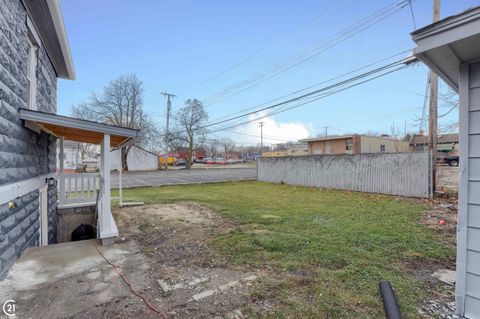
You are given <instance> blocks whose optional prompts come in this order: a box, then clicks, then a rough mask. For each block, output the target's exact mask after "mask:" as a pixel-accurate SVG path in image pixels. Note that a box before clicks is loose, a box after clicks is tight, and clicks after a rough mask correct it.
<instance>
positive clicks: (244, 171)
mask: <svg viewBox="0 0 480 319" xmlns="http://www.w3.org/2000/svg"><path fill="white" fill-rule="evenodd" d="M111 176H112V180H111V183H112V188H118V174H112V175H111ZM256 179H257V170H256V168H218V169H215V168H211V169H191V170H186V169H175V170H168V171H148V172H124V173H123V174H122V185H123V188H131V187H147V186H162V185H181V184H198V183H213V182H227V181H243V180H256Z"/></svg>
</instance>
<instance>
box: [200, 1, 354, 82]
mask: <svg viewBox="0 0 480 319" xmlns="http://www.w3.org/2000/svg"><path fill="white" fill-rule="evenodd" d="M344 2H345V0H342V1H337V3H336V5H335V6H334V7H333V8H332V7H330V8H327V10H325V11H323V12H322V13H321V14H319V15H317V16H316V17H314V18H312V19H310V20H308V21H307V22H306V23H304V24H302V25H301V26H299V27H298V28H296V29H294V30H293V31H291V32H289V33H288V34H286V35H285V36H282V37H280V39H278V40H276V41H274V42H273V43H270V44H269V45H267V46H264V47H262V48H261V49H260V50H258V51H256V52H255V53H253V54H251V55H249V56H248V57H246V58H244V59H242V60H241V61H240V62H237V63H235V64H233V65H232V66H230V67H228V68H226V69H225V70H223V71H221V72H219V73H217V74H216V75H214V76H212V77H210V78H208V79H207V80H205V81H203V82H202V83H200V85H203V84H205V83H208V82H210V81H213V80H215V79H217V78H219V77H221V76H222V75H223V74H225V73H227V72H229V71H231V70H233V69H235V68H237V67H239V66H241V65H243V64H245V63H246V62H248V61H250V60H252V59H254V58H256V57H257V56H259V55H260V54H261V53H263V52H265V51H267V50H269V49H270V48H272V47H275V46H276V45H277V44H278V43H280V42H282V41H283V40H284V39H287V38H289V37H291V36H292V35H294V34H296V33H298V32H299V31H300V30H302V29H304V28H305V27H307V26H309V25H310V24H312V23H313V22H315V21H317V20H319V19H320V18H323V17H324V16H326V15H327V14H328V13H330V12H331V11H332V10H333V9H336V8H337V7H340V5H341V4H343V3H344Z"/></svg>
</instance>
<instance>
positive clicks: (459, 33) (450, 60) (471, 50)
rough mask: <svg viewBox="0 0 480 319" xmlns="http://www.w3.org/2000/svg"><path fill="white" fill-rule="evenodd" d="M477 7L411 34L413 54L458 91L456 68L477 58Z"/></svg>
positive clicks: (479, 45)
mask: <svg viewBox="0 0 480 319" xmlns="http://www.w3.org/2000/svg"><path fill="white" fill-rule="evenodd" d="M478 30H480V6H478V7H475V8H471V9H468V10H466V11H464V12H462V13H460V14H457V15H454V16H450V17H448V18H445V19H443V20H440V21H438V22H435V23H433V24H430V25H428V26H426V27H424V28H421V29H419V30H416V31H415V32H412V33H411V36H412V38H413V41H415V43H416V44H417V47H416V48H415V49H414V51H413V53H414V55H415V56H416V57H418V58H419V59H420V60H421V61H422V62H423V63H425V64H426V65H427V66H429V67H430V68H431V69H432V70H433V71H434V72H435V73H436V74H437V75H438V76H440V77H441V78H442V79H443V80H444V81H445V82H446V83H447V84H448V85H450V86H451V87H452V88H453V89H455V90H457V91H458V82H459V78H458V75H459V67H460V64H462V63H465V62H472V61H473V60H474V59H476V58H477V57H478V56H480V34H479V32H478Z"/></svg>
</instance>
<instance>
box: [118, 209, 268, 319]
mask: <svg viewBox="0 0 480 319" xmlns="http://www.w3.org/2000/svg"><path fill="white" fill-rule="evenodd" d="M114 215H115V220H116V221H117V226H118V228H119V232H120V237H123V239H124V240H126V241H129V240H134V241H135V242H136V243H137V245H138V246H139V247H140V249H141V250H142V252H143V253H144V254H145V255H146V256H147V259H148V260H149V264H150V266H151V270H150V274H151V276H152V277H153V278H152V279H154V280H155V281H156V283H157V284H156V285H155V287H152V290H154V293H152V294H151V297H152V298H157V299H158V300H159V301H161V302H160V304H161V305H162V307H163V309H164V311H165V312H166V313H167V315H168V316H169V318H216V317H218V318H243V316H244V315H243V311H244V309H247V308H248V307H249V305H250V303H251V300H250V297H249V296H250V292H251V290H252V288H253V287H254V286H255V285H256V284H257V283H258V282H259V280H261V276H259V275H258V274H256V273H253V272H251V271H247V270H245V269H236V268H233V267H232V266H230V265H229V264H228V263H227V262H226V260H225V259H224V257H222V256H220V255H218V254H217V253H216V251H215V250H214V249H213V248H212V247H211V246H210V244H209V243H210V241H211V240H212V239H213V238H214V237H216V236H218V235H221V234H225V233H227V232H229V231H231V230H232V229H233V228H235V227H236V226H237V225H235V224H234V223H233V222H232V221H230V220H227V219H224V218H222V217H221V216H219V215H218V214H216V213H214V212H213V211H211V210H210V209H208V208H206V207H204V206H202V205H199V204H196V203H176V204H165V205H147V206H142V207H129V208H123V209H121V208H118V209H115V211H114Z"/></svg>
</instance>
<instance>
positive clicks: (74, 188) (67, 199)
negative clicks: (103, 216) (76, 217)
mask: <svg viewBox="0 0 480 319" xmlns="http://www.w3.org/2000/svg"><path fill="white" fill-rule="evenodd" d="M59 182H60V187H59V191H60V193H59V205H60V207H65V206H75V205H78V204H84V205H86V204H95V203H96V201H97V190H99V189H100V175H99V173H78V174H61V175H60V176H59Z"/></svg>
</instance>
